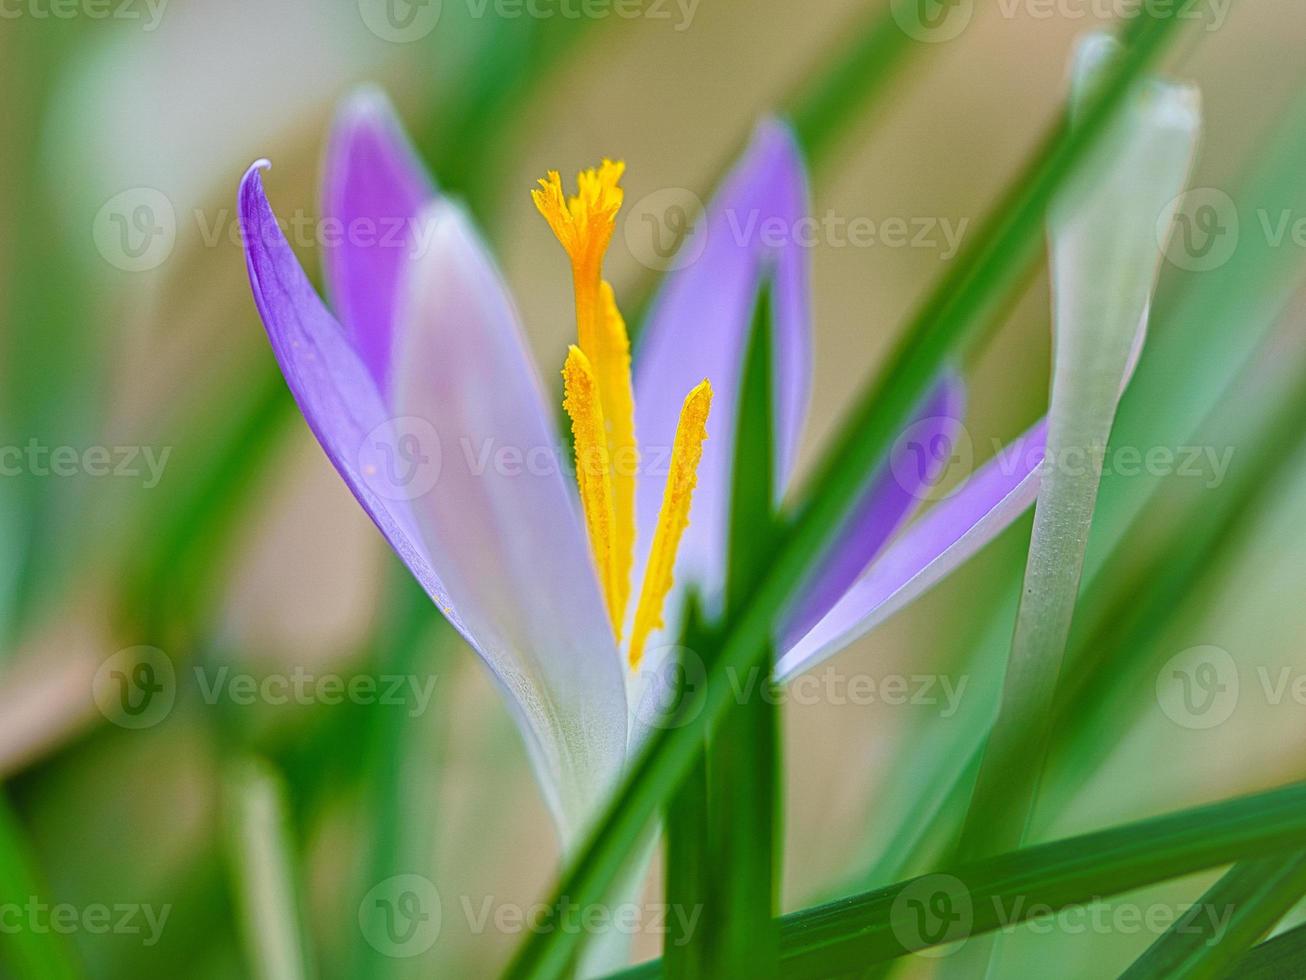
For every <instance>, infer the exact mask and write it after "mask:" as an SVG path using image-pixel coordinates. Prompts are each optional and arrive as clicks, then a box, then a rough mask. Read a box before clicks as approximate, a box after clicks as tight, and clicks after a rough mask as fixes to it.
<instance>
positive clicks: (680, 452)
mask: <svg viewBox="0 0 1306 980" xmlns="http://www.w3.org/2000/svg"><path fill="white" fill-rule="evenodd" d="M711 408H712V385H711V384H709V383H708V382H707V381H706V380H704V381H703V382H702V383H700V384H699V385H698V386H697V387H696V388H694V390H693V391H691V392H690V393H689V394H688V395H686V396H685V404H684V406H683V407H682V408H681V410H680V421H679V422H678V423H677V425H676V440H675V443H674V444H673V446H672V450H671V471H670V472H669V473H668V474H667V484H666V488H665V489H664V490H663V492H662V507H661V509H660V510H659V511H658V524H657V529H656V530H655V531H654V532H653V545H652V547H651V548H650V550H649V556H648V565H647V567H646V568H645V570H644V587H643V589H642V590H641V592H640V596H639V605H638V606H637V607H636V609H635V624H634V627H633V628H632V630H631V636H630V667H631V669H632V670H637V669H638V668H639V663H640V660H642V659H643V657H644V644H645V643H646V642H647V641H648V638H649V635H650V634H651V633H652V632H653V631H654V630H657V629H660V628H661V627H662V607H663V606H664V605H665V603H666V599H667V593H669V592H670V591H671V586H672V584H673V582H674V579H673V576H672V573H673V572H674V570H675V564H676V552H677V551H679V549H680V539H681V537H682V536H683V535H684V533H685V528H687V527H688V526H689V505H690V501H691V499H692V497H693V493H694V487H695V486H696V485H697V484H698V464H699V461H700V460H702V458H703V441H704V440H705V439H706V438H707V416H708V412H709V411H710V410H711Z"/></svg>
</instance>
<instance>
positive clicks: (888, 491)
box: [785, 371, 966, 640]
mask: <svg viewBox="0 0 1306 980" xmlns="http://www.w3.org/2000/svg"><path fill="white" fill-rule="evenodd" d="M965 405H966V388H965V385H964V384H963V382H962V380H961V378H960V377H958V376H957V375H956V374H955V373H953V372H951V371H949V372H947V373H946V374H945V376H944V378H943V380H942V381H940V382H939V383H938V384H937V385H936V386H935V387H934V390H933V391H931V392H930V394H929V395H928V396H927V397H926V399H925V402H924V404H923V405H922V406H921V408H920V409H919V410H918V411H917V412H915V413H914V414H913V416H912V422H911V424H910V425H909V426H908V428H907V429H906V430H905V431H904V432H903V434H902V436H901V437H899V439H898V442H897V443H896V444H895V446H894V448H893V452H892V456H891V458H890V461H889V464H888V465H887V466H883V467H881V469H880V471H879V472H878V473H877V474H876V475H875V477H874V478H873V479H872V480H871V482H870V484H869V486H868V487H867V489H866V490H865V491H864V492H863V494H862V498H861V501H860V502H859V503H858V504H857V506H856V508H855V509H854V510H853V513H852V516H851V517H850V518H849V519H848V521H847V522H846V523H845V525H844V527H843V529H842V530H841V531H840V533H839V535H838V538H837V539H836V541H835V543H834V545H833V546H832V547H831V549H830V553H829V554H828V555H827V556H826V557H825V558H824V559H822V561H821V562H820V563H819V564H818V567H817V571H816V573H815V575H814V576H813V578H812V580H811V581H810V582H808V584H807V585H806V586H805V587H804V589H803V593H802V596H801V597H800V599H799V601H798V602H797V604H796V605H795V606H794V608H793V610H792V612H791V613H790V614H789V616H788V623H787V626H786V629H785V634H786V636H788V637H790V638H791V639H793V640H796V639H798V638H799V637H802V636H804V635H805V634H806V633H807V632H808V631H809V630H811V629H812V627H814V626H815V625H816V624H817V623H818V622H820V621H821V619H822V618H823V617H824V616H825V614H826V613H828V612H829V611H830V609H831V608H832V607H833V606H834V604H835V603H836V602H838V601H839V599H841V598H842V597H843V595H844V593H846V592H847V591H848V588H849V586H851V585H852V584H853V582H855V581H856V580H857V577H858V576H859V575H861V574H862V572H864V571H865V570H866V568H867V566H869V565H870V564H871V562H872V561H873V560H874V559H875V556H876V555H878V554H879V553H880V551H881V550H882V549H883V548H884V546H885V545H886V544H887V543H888V542H889V540H890V539H891V538H892V537H893V536H894V535H895V534H897V532H898V531H899V530H900V529H901V528H902V526H903V524H904V523H906V521H907V519H908V518H909V517H911V515H912V514H913V513H914V512H915V511H916V508H917V507H918V506H919V505H920V503H921V502H922V501H924V500H928V499H929V497H930V494H931V493H932V491H933V488H934V485H935V484H936V483H937V482H938V481H939V480H940V479H941V478H942V477H943V476H944V474H945V472H946V470H947V468H948V462H949V460H950V459H951V458H952V457H953V455H954V452H955V447H956V444H957V436H958V433H959V432H960V431H961V423H962V420H963V419H964V418H965V411H966V409H965Z"/></svg>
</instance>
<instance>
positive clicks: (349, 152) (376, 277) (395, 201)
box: [322, 89, 435, 394]
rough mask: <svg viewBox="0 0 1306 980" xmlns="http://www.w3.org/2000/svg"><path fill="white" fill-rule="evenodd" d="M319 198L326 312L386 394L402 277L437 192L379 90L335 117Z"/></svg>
mask: <svg viewBox="0 0 1306 980" xmlns="http://www.w3.org/2000/svg"><path fill="white" fill-rule="evenodd" d="M322 196H323V201H322V217H323V222H324V224H323V228H324V238H325V240H326V242H327V245H326V247H325V248H324V252H325V260H324V263H325V273H326V283H327V292H328V295H329V296H330V297H331V305H332V308H333V309H334V310H335V311H336V314H337V316H338V317H339V319H340V322H341V324H343V325H344V327H345V330H346V331H347V332H348V334H349V337H350V339H351V340H352V341H353V343H354V347H355V348H356V349H357V351H358V354H359V357H361V358H362V360H363V363H364V364H365V365H366V366H367V369H368V371H370V372H371V374H372V377H373V378H374V379H375V380H376V384H377V387H378V389H380V391H381V392H382V393H383V394H384V393H386V391H387V390H388V385H389V377H390V361H391V352H392V347H393V338H394V314H395V301H396V291H397V289H398V287H399V279H400V274H401V272H402V271H403V268H404V260H405V258H406V256H407V255H408V254H409V252H410V251H411V249H412V247H413V245H414V241H415V238H416V237H417V236H419V235H420V226H419V225H418V223H417V217H418V215H419V214H420V213H421V210H422V208H423V206H425V205H426V204H428V203H429V202H430V201H431V200H433V199H434V198H435V187H434V185H433V184H432V183H431V180H430V178H429V177H428V176H427V174H426V170H425V169H424V168H423V167H422V164H421V162H420V161H419V160H418V158H417V154H416V153H415V152H414V151H413V148H412V146H411V144H409V142H408V139H407V137H406V136H405V135H404V132H403V129H402V128H401V127H400V124H399V120H398V119H397V118H396V117H395V114H394V110H393V109H392V108H391V106H390V103H389V101H388V100H387V99H386V98H385V96H384V95H382V94H381V93H380V92H379V91H375V90H371V89H368V90H365V91H363V92H361V93H359V94H357V95H355V96H354V97H352V98H351V99H350V100H349V101H348V102H347V103H345V105H344V107H343V108H342V109H341V110H340V113H339V115H338V116H337V118H336V122H335V126H334V127H333V129H332V133H331V142H330V146H329V148H328V150H327V159H326V179H325V181H324V184H323V194H322ZM327 231H329V232H330V234H329V236H328V235H326V234H325V232H327Z"/></svg>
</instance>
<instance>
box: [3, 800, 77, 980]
mask: <svg viewBox="0 0 1306 980" xmlns="http://www.w3.org/2000/svg"><path fill="white" fill-rule="evenodd" d="M33 900H35V901H47V900H48V894H47V892H46V889H45V888H44V887H43V886H42V884H41V882H40V881H39V876H38V874H37V871H36V861H35V858H34V856H33V854H32V848H31V845H30V843H28V841H27V835H26V834H25V833H24V831H23V827H22V825H21V824H20V823H19V821H18V817H17V816H16V815H15V814H14V813H13V811H12V810H11V809H10V807H9V802H8V800H6V799H4V798H3V797H0V907H3V908H17V909H23V908H26V907H27V906H28V905H29V903H31V902H32V901H33ZM0 962H2V963H4V964H7V965H8V967H9V969H11V970H13V972H14V975H15V976H16V977H17V978H19V980H76V978H78V977H80V976H82V975H83V971H82V969H81V966H80V964H79V962H78V959H77V955H76V953H75V952H74V950H73V948H72V945H71V942H70V940H69V938H68V936H67V935H64V934H62V933H60V932H58V931H56V930H54V929H51V928H49V927H48V925H47V926H46V927H44V928H42V927H41V924H40V923H36V922H27V923H20V925H19V928H17V929H14V928H12V927H8V928H5V929H4V930H3V931H0ZM0 972H3V971H0Z"/></svg>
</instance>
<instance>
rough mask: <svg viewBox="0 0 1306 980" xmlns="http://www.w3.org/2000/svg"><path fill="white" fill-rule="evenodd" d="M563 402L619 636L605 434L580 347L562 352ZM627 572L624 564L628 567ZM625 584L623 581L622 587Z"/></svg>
mask: <svg viewBox="0 0 1306 980" xmlns="http://www.w3.org/2000/svg"><path fill="white" fill-rule="evenodd" d="M562 380H563V398H562V407H563V408H564V409H566V410H567V414H568V415H569V416H571V433H572V438H573V440H574V442H575V444H576V485H577V487H578V488H579V490H580V501H581V505H582V507H583V509H584V512H585V526H586V528H587V530H588V531H589V539H590V549H591V550H592V551H593V553H594V566H595V568H597V569H598V573H599V584H600V585H601V586H602V588H603V598H604V601H605V602H606V603H607V607H608V616H609V618H610V619H611V620H612V630H613V633H614V634H615V635H616V636H617V637H618V639H620V636H621V618H622V615H623V614H624V610H625V606H624V603H621V604H619V603H618V595H619V593H620V592H621V585H620V584H619V582H618V579H617V563H616V561H615V560H614V556H613V550H614V544H615V542H616V533H615V526H614V525H615V523H616V521H615V518H614V512H613V503H612V468H611V463H610V459H609V456H608V444H607V438H606V436H605V433H604V423H603V404H602V402H601V401H600V400H599V385H598V381H597V380H596V379H595V377H594V370H593V368H591V367H590V362H589V358H587V357H586V356H585V354H584V352H582V351H581V349H580V348H579V347H575V346H573V347H571V348H570V349H569V350H568V351H567V363H566V364H565V365H564V366H563V369H562ZM627 572H629V567H627ZM628 588H629V586H627V589H628Z"/></svg>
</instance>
